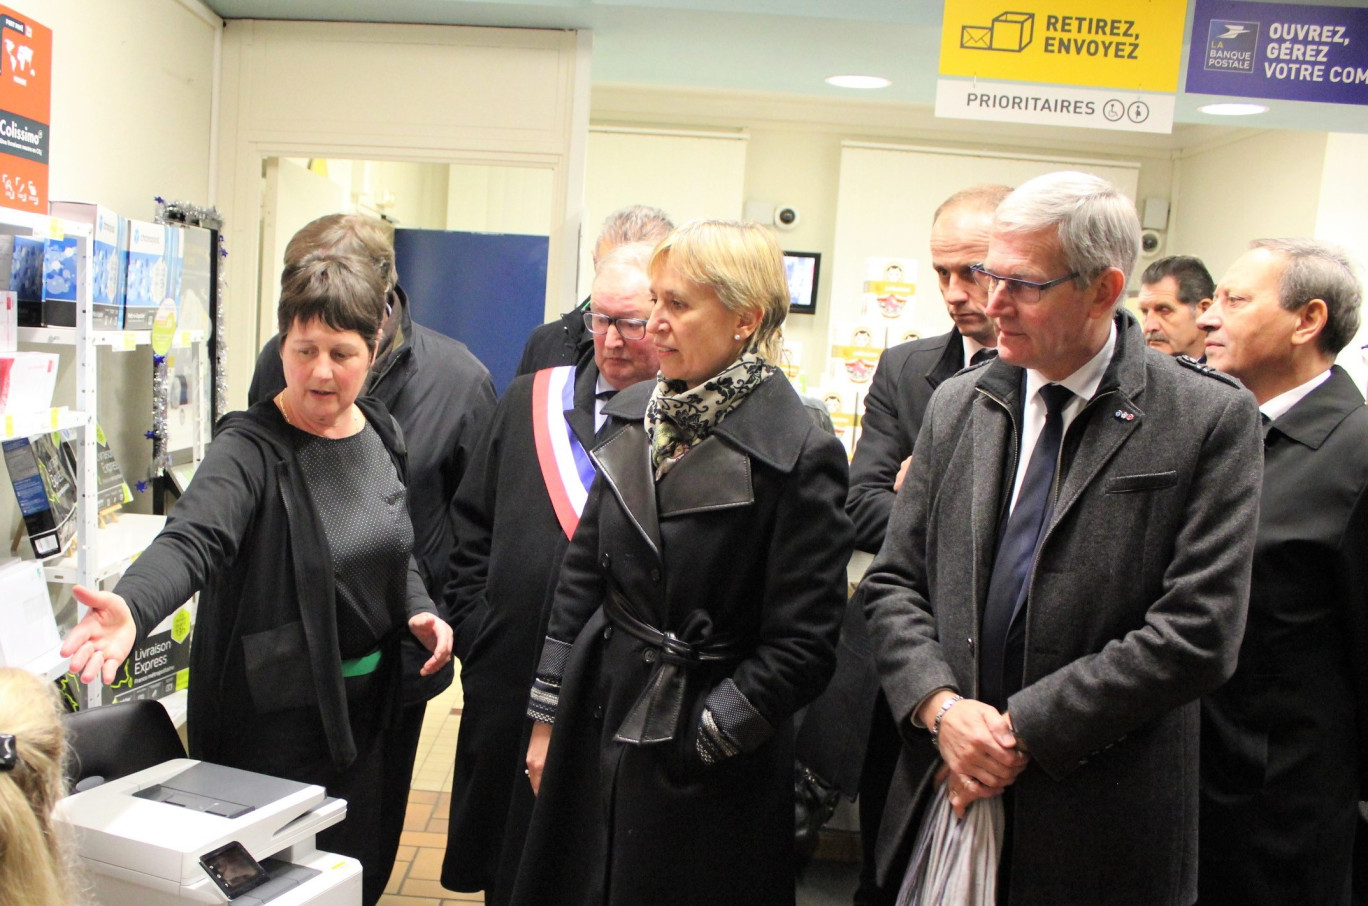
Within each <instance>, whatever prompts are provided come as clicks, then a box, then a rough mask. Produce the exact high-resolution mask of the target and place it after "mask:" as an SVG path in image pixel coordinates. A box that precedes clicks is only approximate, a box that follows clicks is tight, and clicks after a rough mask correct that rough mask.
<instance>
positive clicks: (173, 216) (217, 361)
mask: <svg viewBox="0 0 1368 906" xmlns="http://www.w3.org/2000/svg"><path fill="white" fill-rule="evenodd" d="M156 202H157V216H156V218H155V219H156V222H157V223H170V224H176V225H180V226H193V227H201V228H203V229H206V230H214V231H215V232H216V233H217V235H218V256H219V265H218V285H217V287H216V292H217V299H216V302H215V304H214V305H213V311H214V326H213V333H212V335H211V336H209V337H208V338H207V339H206V342H208V343H209V348H210V350H211V351H212V356H213V363H214V364H213V374H214V403H213V406H214V411H213V412H212V413H210V419H211V421H217V420H218V417H219V416H220V415H221V414H222V413H223V412H224V411H225V410H226V409H227V407H228V380H227V373H228V372H227V362H226V358H225V355H226V351H225V350H224V348H223V343H222V342H220V339H219V338H220V337H222V336H223V335H224V333H223V332H224V328H225V324H226V322H225V319H224V305H223V300H224V299H226V298H228V276H227V275H228V268H227V267H226V266H224V263H223V259H224V258H226V257H228V249H227V247H226V246H225V244H224V241H223V217H222V215H220V214H219V212H218V210H217V209H215V208H202V207H199V206H198V205H193V204H188V203H186V202H182V201H166V200H164V199H162V198H160V197H158V198H157V199H156ZM168 385H169V381H168V377H167V364H166V356H165V355H162V354H154V355H153V356H152V428H151V430H149V431H147V432H145V435H146V437H147V438H148V439H149V440H151V441H152V462H151V463H150V465H149V466H148V474H147V480H146V481H139V482H138V484H137V487H138V490H139V491H140V492H145V491H146V490H147V488H148V486H149V485H150V484H151V481H152V479H154V478H157V477H160V476H161V475H162V474H164V473H165V472H166V470H167V469H168V468H170V466H171V453H170V451H169V450H168V449H167V443H166V412H167V405H168V400H169V393H170V389H169V386H168Z"/></svg>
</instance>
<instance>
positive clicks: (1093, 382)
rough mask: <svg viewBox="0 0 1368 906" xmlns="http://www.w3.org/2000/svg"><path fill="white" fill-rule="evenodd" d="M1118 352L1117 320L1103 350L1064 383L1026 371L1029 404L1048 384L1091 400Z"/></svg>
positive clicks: (1064, 380) (1113, 322)
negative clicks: (1066, 388) (1066, 389)
mask: <svg viewBox="0 0 1368 906" xmlns="http://www.w3.org/2000/svg"><path fill="white" fill-rule="evenodd" d="M1115 352H1116V320H1115V319H1113V320H1112V322H1111V328H1110V330H1109V331H1108V332H1107V342H1105V343H1103V344H1102V348H1101V349H1099V350H1098V351H1097V355H1095V356H1093V357H1092V358H1090V359H1088V361H1086V362H1084V363H1083V365H1082V367H1080V368H1079V369H1078V370H1077V371H1075V372H1074V373H1073V374H1071V375H1069V376H1068V377H1066V378H1064V379H1063V380H1062V381H1051V380H1049V379H1047V378H1046V377H1045V376H1044V375H1043V374H1041V373H1040V372H1039V371H1036V370H1035V369H1033V368H1028V369H1027V370H1026V400H1027V401H1028V402H1029V401H1030V400H1032V399H1035V394H1036V391H1038V390H1039V389H1040V388H1041V387H1044V386H1045V385H1046V384H1060V385H1062V386H1064V387H1068V388H1069V389H1070V390H1072V391H1073V393H1074V396H1076V397H1078V398H1079V399H1081V400H1090V399H1092V397H1093V394H1094V393H1096V392H1097V387H1098V385H1099V384H1101V383H1102V374H1103V373H1104V372H1105V371H1106V370H1107V366H1108V365H1110V364H1111V360H1112V355H1113V354H1114V353H1115Z"/></svg>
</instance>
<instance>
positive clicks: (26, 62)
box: [0, 6, 52, 214]
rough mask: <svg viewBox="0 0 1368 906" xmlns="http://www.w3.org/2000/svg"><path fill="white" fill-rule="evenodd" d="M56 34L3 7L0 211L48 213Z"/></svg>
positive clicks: (0, 35) (0, 19)
mask: <svg viewBox="0 0 1368 906" xmlns="http://www.w3.org/2000/svg"><path fill="white" fill-rule="evenodd" d="M51 105H52V29H50V28H47V27H46V26H43V25H40V24H38V23H37V22H34V21H33V20H32V19H29V18H27V17H25V16H20V15H18V14H17V13H15V12H14V10H12V9H10V8H8V7H5V6H0V206H3V207H7V208H18V209H19V210H21V211H29V212H32V213H38V214H46V213H47V209H48V147H49V135H48V132H49V123H50V122H51V116H50V111H51Z"/></svg>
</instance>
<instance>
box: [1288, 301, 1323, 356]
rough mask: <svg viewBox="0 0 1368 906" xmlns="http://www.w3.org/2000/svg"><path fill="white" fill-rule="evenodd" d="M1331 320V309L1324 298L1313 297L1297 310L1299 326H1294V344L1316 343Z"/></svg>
mask: <svg viewBox="0 0 1368 906" xmlns="http://www.w3.org/2000/svg"><path fill="white" fill-rule="evenodd" d="M1329 320H1330V309H1329V308H1328V307H1326V304H1325V300H1324V299H1312V300H1311V301H1310V302H1307V303H1306V304H1305V305H1303V306H1302V307H1301V309H1300V310H1299V311H1298V312H1297V326H1296V327H1294V328H1292V345H1293V346H1301V345H1303V344H1306V343H1315V342H1316V341H1317V340H1318V339H1319V338H1320V335H1321V332H1322V331H1324V330H1325V325H1326V323H1327V322H1328V321H1329Z"/></svg>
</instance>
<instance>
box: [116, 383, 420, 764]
mask: <svg viewBox="0 0 1368 906" xmlns="http://www.w3.org/2000/svg"><path fill="white" fill-rule="evenodd" d="M357 405H359V406H360V407H361V410H362V412H364V413H365V415H366V418H367V420H368V421H369V422H370V424H371V426H372V427H373V428H374V429H375V430H376V431H377V432H378V433H379V434H380V437H381V439H382V440H383V441H384V443H385V446H386V447H387V448H388V449H389V450H390V452H391V456H392V457H393V458H394V461H395V466H396V468H397V469H398V470H399V475H400V478H401V479H402V478H403V475H404V446H403V439H402V437H401V436H400V434H399V431H398V428H397V426H396V425H395V423H394V420H393V419H392V418H391V417H390V415H389V413H388V412H386V411H385V409H384V407H383V406H381V405H380V404H379V403H377V402H375V401H374V400H371V399H368V398H366V397H360V398H358V399H357ZM293 431H294V429H292V428H290V427H289V426H288V425H287V424H286V423H285V420H284V418H283V417H282V416H281V414H280V410H279V409H277V408H276V406H275V405H273V404H272V403H271V402H269V401H266V402H262V403H258V404H257V405H256V406H253V407H252V408H251V409H249V410H247V411H246V412H230V413H228V414H227V415H225V416H224V417H223V418H222V419H221V420H220V421H219V424H218V427H217V433H216V435H215V437H214V442H213V443H212V444H210V445H209V448H208V451H207V452H206V455H205V458H204V461H203V462H202V463H201V464H200V466H199V469H198V471H197V472H196V473H195V480H194V481H193V482H191V484H190V487H188V488H187V489H186V491H185V494H184V496H182V497H181V499H180V500H179V501H177V503H176V506H175V508H174V509H173V511H172V512H171V515H170V516H169V517H168V518H167V520H166V527H165V528H164V529H163V530H162V532H161V534H159V535H158V536H157V537H156V539H154V540H153V542H152V544H151V545H149V546H148V548H147V550H146V551H144V552H143V554H142V556H140V557H139V558H138V559H137V560H136V561H134V563H133V565H132V566H130V567H129V568H128V570H127V572H125V573H124V575H123V578H122V579H120V580H119V583H118V585H117V586H115V588H114V591H115V592H116V593H117V594H119V595H122V596H123V597H124V599H125V600H126V601H127V602H128V605H129V607H130V608H131V609H132V611H133V616H134V619H135V621H136V623H137V626H138V637H139V638H143V637H145V636H146V634H147V632H148V631H150V630H151V629H152V627H154V626H156V625H157V623H158V622H160V621H161V620H162V619H164V618H165V617H166V616H167V615H169V614H170V613H171V612H172V611H174V610H175V609H176V608H177V607H179V606H180V605H181V604H182V603H184V602H185V601H186V600H187V599H189V597H190V596H191V595H192V594H194V593H195V592H196V591H199V592H200V602H199V610H198V617H197V620H196V626H195V639H194V644H193V645H192V646H191V648H190V672H191V675H192V676H193V678H194V679H193V681H192V682H191V683H190V692H189V720H188V734H189V741H190V755H191V756H192V757H194V758H199V759H202V760H205V761H213V762H217V763H219V764H226V765H230V766H232V767H238V768H243V769H246V770H255V771H261V772H263V773H268V774H276V775H279V776H286V777H293V778H295V779H301V780H305V779H309V778H308V777H306V776H301V775H300V773H299V768H300V765H301V764H304V763H306V762H325V763H326V762H331V764H332V766H333V767H334V768H335V769H337V770H344V769H345V768H346V767H347V766H348V765H350V764H351V763H352V761H353V759H355V758H356V753H357V747H356V743H355V741H354V740H353V738H352V731H351V726H350V722H349V718H348V714H347V701H346V692H345V690H344V684H343V677H342V668H341V661H340V655H339V654H338V647H337V605H336V603H335V601H334V599H333V565H332V564H333V561H332V556H331V554H330V553H329V551H328V542H327V536H326V535H325V534H324V529H323V525H322V523H321V522H320V521H319V517H318V515H317V511H316V510H315V509H314V506H313V500H312V498H311V497H310V496H309V491H308V488H307V486H306V485H305V482H304V477H303V474H302V473H301V471H300V469H299V465H298V462H297V460H296V459H295V454H294V446H293V442H292V438H291V434H292V432H293ZM389 604H390V610H391V615H392V622H393V624H394V627H395V630H394V632H393V633H392V636H391V643H392V645H391V647H388V648H387V649H386V651H387V652H388V654H387V656H390V657H392V656H393V652H394V651H396V650H397V648H396V647H393V645H397V642H398V639H399V637H400V635H401V634H402V635H412V633H410V632H409V631H408V626H407V619H408V616H409V615H411V614H413V613H417V612H419V611H432V610H433V606H432V602H431V601H430V600H429V599H428V596H427V592H426V589H425V588H424V587H423V582H422V579H421V578H420V577H419V575H418V571H417V568H416V566H415V564H414V562H413V560H412V558H410V560H409V575H408V595H407V599H406V600H403V601H392V602H389ZM310 728H316V732H312V735H310V733H311V730H310ZM286 737H288V738H290V739H292V740H299V739H301V737H308V738H307V739H306V740H305V741H306V742H307V743H308V748H307V749H306V750H305V751H304V752H299V751H296V752H294V753H291V754H290V755H286V754H285V753H284V752H283V751H282V746H281V745H280V744H279V740H280V739H283V738H286Z"/></svg>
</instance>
